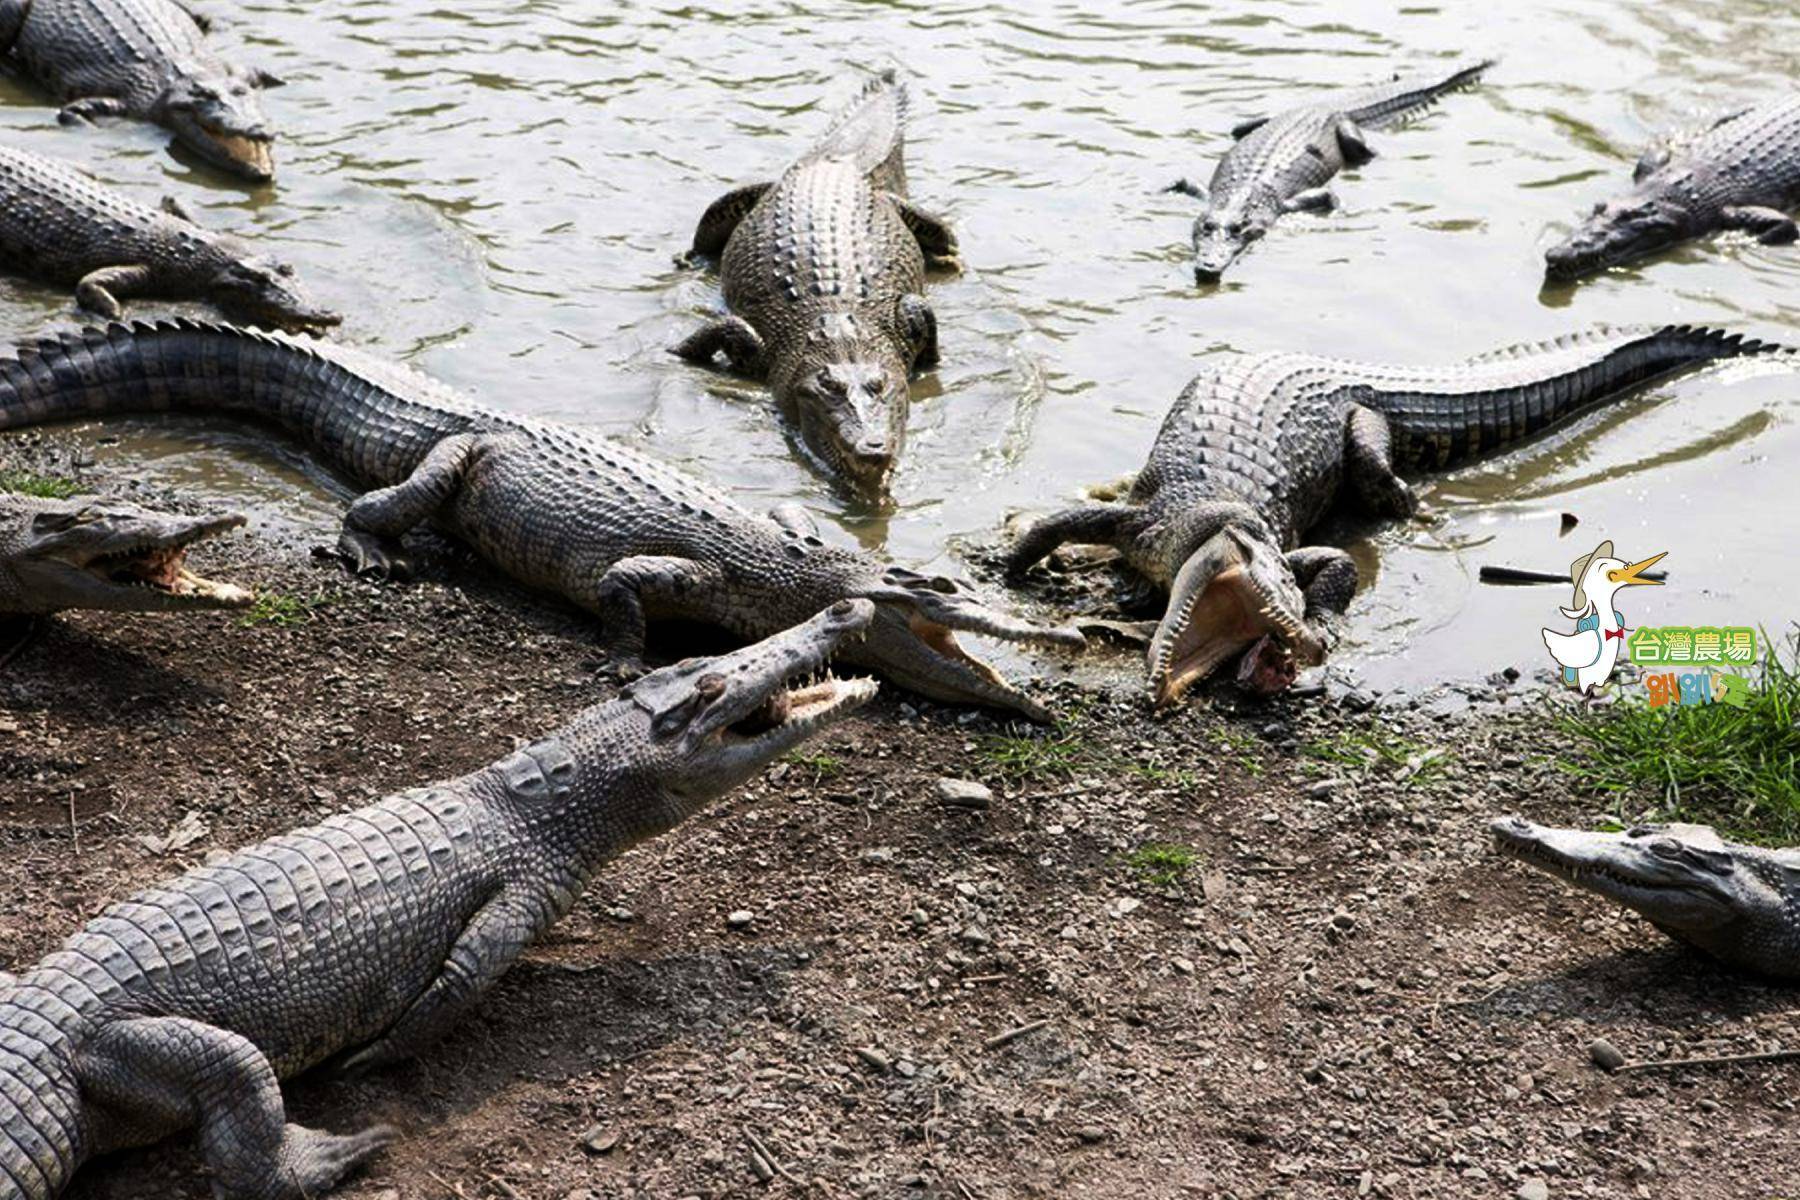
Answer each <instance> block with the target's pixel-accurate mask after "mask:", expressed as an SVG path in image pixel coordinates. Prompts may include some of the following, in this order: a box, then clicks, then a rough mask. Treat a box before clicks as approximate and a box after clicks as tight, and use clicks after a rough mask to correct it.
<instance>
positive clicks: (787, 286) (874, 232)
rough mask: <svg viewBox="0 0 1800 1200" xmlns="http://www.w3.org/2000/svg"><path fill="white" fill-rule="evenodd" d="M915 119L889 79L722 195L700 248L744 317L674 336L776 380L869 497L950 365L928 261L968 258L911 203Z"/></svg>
mask: <svg viewBox="0 0 1800 1200" xmlns="http://www.w3.org/2000/svg"><path fill="white" fill-rule="evenodd" d="M905 125H906V89H905V86H904V85H902V84H900V83H897V82H895V81H894V78H893V76H892V75H891V74H890V75H886V76H883V77H881V78H879V79H876V80H874V81H872V82H871V83H870V84H869V85H868V87H867V88H865V89H864V91H863V92H862V94H861V95H860V96H859V97H858V98H857V99H856V101H855V103H853V104H852V105H850V107H849V108H848V109H846V110H845V112H844V113H843V114H841V115H840V116H839V117H838V118H837V120H836V121H835V122H834V123H833V124H832V126H831V128H830V129H829V130H828V131H827V132H826V134H825V136H824V137H823V138H822V139H820V141H819V142H818V143H817V144H816V145H815V146H814V147H813V148H812V149H811V150H809V151H808V152H807V153H806V154H805V155H804V156H803V157H802V158H801V159H800V160H799V161H798V162H796V163H795V164H794V165H793V166H791V167H789V168H788V169H787V171H786V173H784V174H783V175H782V176H781V178H780V179H778V180H776V181H775V182H773V183H768V182H764V183H754V184H749V185H747V186H745V187H740V188H736V189H734V190H732V191H730V192H727V193H726V194H725V195H724V196H722V197H720V198H719V199H718V200H716V201H714V202H713V204H712V206H711V207H709V208H708V209H707V210H706V212H705V214H704V215H703V216H702V217H701V219H700V224H699V227H698V228H697V229H696V230H695V233H694V243H693V247H692V249H691V250H690V251H689V252H688V255H687V259H688V260H689V261H699V260H703V259H708V258H717V259H718V260H719V275H720V280H721V283H722V284H723V287H724V292H725V304H726V306H727V307H728V308H729V309H730V314H729V315H727V316H725V317H723V318H720V319H719V320H716V321H713V322H711V323H710V324H707V325H705V326H703V327H702V328H700V329H699V330H696V331H695V332H694V333H693V334H691V335H689V336H688V337H687V338H686V339H685V340H683V341H682V342H681V343H680V344H679V345H677V346H675V347H673V351H674V353H675V354H678V355H680V356H681V357H682V358H685V359H688V360H690V361H693V362H710V361H712V360H713V358H714V357H715V356H716V355H719V354H723V355H724V356H725V358H726V360H727V361H728V362H729V363H730V364H731V366H732V367H733V368H734V369H736V370H739V371H741V372H744V373H746V374H750V375H753V376H758V377H761V378H764V379H767V380H768V382H769V386H770V389H771V390H772V391H773V392H774V395H775V400H776V403H777V405H778V406H779V407H780V408H781V410H782V411H783V413H784V414H785V415H786V417H787V419H788V420H789V421H790V422H791V423H792V425H793V427H794V428H795V429H796V430H797V431H798V433H799V437H800V441H801V443H802V445H804V446H805V447H806V448H807V449H808V450H809V451H810V452H811V453H812V454H813V455H814V456H815V457H816V458H817V459H818V461H819V462H820V463H821V464H822V465H823V466H824V467H825V469H826V471H827V472H828V473H829V474H830V475H831V476H833V477H834V478H836V479H838V480H840V481H842V482H843V483H845V484H848V485H849V486H850V488H851V489H852V490H853V491H856V492H857V493H859V494H863V495H880V494H882V493H883V492H885V490H886V488H887V484H888V480H889V478H890V477H891V476H892V474H893V470H894V464H895V460H896V456H897V455H898V454H899V452H900V447H901V443H902V441H903V439H904V438H905V436H906V414H907V405H908V400H909V394H908V377H909V376H910V374H911V372H912V370H913V368H914V367H929V366H932V365H933V364H935V363H936V362H937V356H938V339H937V318H936V316H935V315H934V314H933V313H932V310H931V306H930V305H929V304H928V303H927V302H926V300H925V296H924V291H925V269H926V266H927V264H928V263H929V264H930V265H931V266H933V267H943V268H949V267H953V266H955V265H956V262H957V258H956V237H955V235H954V234H953V233H952V232H951V230H950V228H949V226H948V225H946V224H945V223H944V222H943V221H942V220H940V219H939V218H937V217H934V216H932V215H930V214H928V213H926V212H924V211H923V210H922V209H920V208H918V207H917V206H916V205H914V204H913V203H912V202H911V201H910V200H908V199H907V198H906V169H905V164H904V161H903V156H904V148H905V147H904V140H903V135H904V131H905Z"/></svg>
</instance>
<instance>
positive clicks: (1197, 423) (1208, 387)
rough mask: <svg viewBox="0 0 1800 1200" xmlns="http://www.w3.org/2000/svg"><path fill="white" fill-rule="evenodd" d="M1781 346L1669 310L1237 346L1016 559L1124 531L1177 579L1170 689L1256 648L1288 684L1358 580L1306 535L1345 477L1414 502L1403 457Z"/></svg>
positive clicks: (1347, 564)
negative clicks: (1432, 349) (1444, 344)
mask: <svg viewBox="0 0 1800 1200" xmlns="http://www.w3.org/2000/svg"><path fill="white" fill-rule="evenodd" d="M1782 349H1783V348H1782V347H1779V346H1775V345H1772V344H1770V343H1767V342H1759V341H1755V340H1753V339H1750V338H1745V337H1742V336H1740V335H1737V334H1731V333H1725V332H1721V331H1718V330H1712V329H1696V328H1692V327H1688V326H1677V325H1671V326H1664V327H1662V328H1648V327H1644V328H1623V329H1597V330H1592V331H1589V332H1585V333H1579V334H1573V335H1570V336H1566V337H1563V338H1559V339H1557V340H1555V341H1553V342H1547V343H1543V344H1539V345H1527V346H1515V347H1510V348H1508V349H1505V350H1499V351H1495V352H1493V353H1490V354H1485V355H1481V356H1479V357H1477V358H1472V359H1469V360H1467V361H1465V362H1461V363H1457V364H1454V365H1452V366H1446V367H1403V366H1387V365H1377V364H1372V363H1356V362H1346V361H1342V360H1338V359H1329V358H1319V357H1316V356H1314V355H1310V354H1288V353H1275V354H1252V355H1243V356H1237V357H1232V358H1229V359H1227V360H1226V361H1224V362H1222V363H1220V364H1219V365H1216V366H1212V367H1209V368H1208V369H1207V371H1206V372H1205V373H1204V374H1202V375H1200V376H1199V377H1197V378H1196V379H1194V380H1193V381H1192V382H1191V383H1189V384H1188V386H1187V388H1186V389H1185V390H1183V391H1182V393H1181V395H1180V396H1178V397H1177V398H1176V400H1175V403H1174V405H1173V407H1171V408H1170V410H1169V414H1168V416H1167V418H1165V419H1164V421H1163V425H1162V430H1161V431H1160V432H1159V433H1158V434H1157V437H1156V443H1155V445H1154V446H1153V447H1152V448H1151V450H1150V460H1149V462H1148V464H1147V465H1146V466H1145V467H1144V469H1143V471H1142V472H1140V473H1139V475H1138V476H1137V479H1136V481H1135V483H1133V485H1132V487H1131V490H1130V492H1129V494H1128V495H1127V497H1126V499H1125V501H1124V502H1123V503H1091V504H1084V505H1081V506H1079V507H1076V508H1071V509H1068V510H1065V511H1063V512H1059V513H1055V514H1053V515H1051V516H1048V517H1045V518H1043V519H1042V520H1039V521H1038V522H1036V523H1035V524H1033V525H1032V526H1031V527H1030V528H1029V529H1027V530H1026V531H1025V532H1024V534H1023V535H1022V536H1021V537H1020V538H1019V540H1018V541H1017V542H1015V543H1014V544H1013V546H1012V547H1011V548H1010V549H1009V550H1008V552H1007V570H1008V574H1009V575H1010V576H1012V577H1013V578H1014V579H1015V580H1016V579H1018V578H1020V577H1021V576H1022V575H1023V573H1024V572H1025V570H1026V569H1027V568H1029V567H1030V566H1031V565H1032V564H1033V563H1035V562H1037V561H1038V560H1039V559H1041V558H1043V557H1044V556H1045V555H1047V554H1049V553H1050V552H1051V551H1052V550H1055V549H1056V548H1057V547H1058V546H1060V545H1062V544H1064V543H1065V542H1081V543H1094V544H1106V545H1111V546H1115V547H1117V548H1118V550H1119V551H1120V552H1121V554H1122V555H1123V558H1124V561H1125V563H1126V564H1127V565H1128V566H1130V567H1131V568H1132V569H1133V570H1135V571H1137V572H1138V573H1139V574H1141V575H1142V576H1144V577H1145V578H1146V579H1147V580H1149V581H1150V582H1151V583H1154V584H1156V585H1158V586H1160V587H1162V588H1164V589H1167V590H1168V592H1169V604H1168V609H1167V611H1166V613H1165V614H1164V616H1163V618H1162V620H1161V622H1160V623H1159V624H1158V625H1157V627H1156V631H1155V634H1154V636H1152V637H1151V639H1150V650H1149V670H1150V683H1151V688H1152V691H1153V693H1154V697H1155V700H1156V703H1157V704H1159V705H1166V704H1173V703H1175V702H1176V701H1177V700H1179V699H1180V698H1181V696H1182V695H1183V694H1184V693H1185V692H1186V691H1187V690H1188V689H1189V688H1190V687H1192V686H1193V685H1194V684H1195V683H1197V682H1199V681H1200V680H1201V679H1203V678H1205V677H1206V676H1207V675H1209V674H1210V673H1212V672H1213V671H1214V670H1215V669H1217V668H1218V667H1219V666H1220V665H1221V664H1223V663H1224V662H1226V661H1227V660H1229V659H1231V658H1232V657H1233V656H1234V655H1237V654H1239V653H1240V652H1243V651H1246V650H1248V653H1246V654H1244V657H1243V659H1242V662H1241V665H1240V670H1239V672H1238V678H1239V681H1240V682H1241V683H1243V684H1245V685H1246V686H1247V687H1249V688H1250V689H1251V690H1254V691H1259V692H1274V691H1280V690H1282V689H1283V688H1286V687H1287V686H1288V685H1289V684H1290V683H1292V682H1293V679H1294V676H1295V674H1296V672H1297V669H1298V667H1300V666H1310V665H1316V664H1318V663H1320V662H1322V661H1324V658H1325V654H1326V650H1327V647H1328V643H1329V641H1330V638H1331V634H1332V625H1333V623H1334V618H1335V617H1336V615H1337V614H1340V613H1342V612H1343V611H1344V609H1345V608H1346V607H1347V606H1348V605H1349V602H1350V600H1351V598H1352V596H1353V595H1354V594H1355V590H1356V577H1357V573H1356V564H1355V562H1354V561H1353V560H1352V559H1351V558H1350V556H1349V555H1348V554H1347V553H1345V552H1344V551H1343V550H1340V549H1337V548H1335V547H1329V546H1302V545H1301V539H1302V538H1303V537H1304V535H1305V534H1306V532H1307V531H1308V530H1309V529H1311V528H1312V527H1313V526H1314V525H1316V524H1317V523H1318V522H1319V520H1320V518H1321V517H1323V516H1324V515H1325V513H1326V511H1327V509H1329V508H1330V506H1331V505H1332V504H1333V502H1334V501H1335V500H1336V499H1337V497H1338V494H1339V492H1340V490H1342V488H1343V486H1344V485H1346V484H1347V485H1348V487H1349V490H1350V492H1351V493H1352V494H1353V495H1354V496H1355V497H1356V499H1357V500H1358V501H1359V502H1360V504H1361V505H1362V506H1363V507H1364V508H1365V509H1366V510H1368V511H1369V512H1370V513H1372V514H1373V515H1376V516H1381V517H1391V518H1403V517H1406V516H1410V515H1411V514H1412V512H1413V510H1414V508H1415V507H1416V501H1415V499H1414V496H1413V492H1412V489H1411V488H1410V487H1408V486H1407V484H1406V483H1405V482H1404V481H1403V480H1402V479H1401V478H1400V476H1399V474H1397V472H1398V471H1402V470H1405V471H1422V470H1442V469H1445V468H1447V467H1451V466H1455V465H1457V464H1459V463H1462V462H1465V461H1468V460H1469V459H1472V458H1474V457H1476V456H1477V455H1481V454H1486V453H1490V452H1493V451H1496V450H1499V449H1501V448H1503V447H1506V446H1509V445H1512V444H1515V443H1517V442H1520V441H1523V440H1525V439H1526V438H1529V437H1532V436H1534V435H1535V434H1537V433H1539V432H1541V431H1543V430H1544V429H1546V428H1547V427H1549V426H1550V425H1552V424H1553V423H1555V422H1557V421H1560V420H1563V419H1564V418H1567V417H1570V416H1573V415H1575V414H1576V413H1579V412H1581V411H1583V410H1585V409H1587V408H1590V407H1592V406H1594V405H1596V404H1600V403H1602V402H1604V401H1607V400H1611V399H1616V398H1618V397H1620V396H1623V395H1625V394H1627V393H1628V392H1629V391H1630V389H1632V388H1633V387H1635V386H1637V385H1639V384H1642V383H1645V382H1647V381H1649V380H1652V379H1656V378H1658V377H1661V376H1664V375H1667V374H1669V373H1671V372H1673V371H1676V370H1679V369H1681V368H1683V367H1687V366H1691V365H1693V364H1696V363H1700V362H1705V361H1707V360H1710V359H1716V358H1729V357H1733V356H1737V355H1746V354H1760V353H1770V352H1777V351H1781V350H1782Z"/></svg>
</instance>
